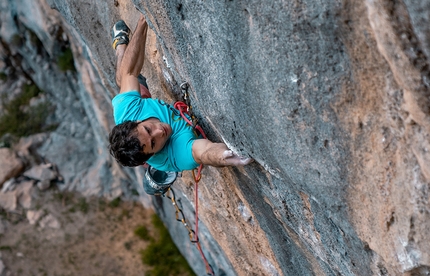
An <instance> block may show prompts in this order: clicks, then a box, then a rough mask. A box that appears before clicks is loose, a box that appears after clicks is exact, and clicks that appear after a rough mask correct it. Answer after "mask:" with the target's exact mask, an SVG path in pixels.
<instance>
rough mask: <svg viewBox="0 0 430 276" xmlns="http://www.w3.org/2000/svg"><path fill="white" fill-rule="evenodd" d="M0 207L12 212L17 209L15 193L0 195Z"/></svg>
mask: <svg viewBox="0 0 430 276" xmlns="http://www.w3.org/2000/svg"><path fill="white" fill-rule="evenodd" d="M0 207H1V208H4V209H6V210H8V211H14V210H16V207H17V196H16V194H15V192H7V193H0Z"/></svg>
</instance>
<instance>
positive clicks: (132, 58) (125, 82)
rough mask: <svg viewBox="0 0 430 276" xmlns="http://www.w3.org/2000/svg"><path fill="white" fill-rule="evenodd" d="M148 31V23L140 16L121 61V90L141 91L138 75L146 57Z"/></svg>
mask: <svg viewBox="0 0 430 276" xmlns="http://www.w3.org/2000/svg"><path fill="white" fill-rule="evenodd" d="M147 32H148V23H147V22H146V20H145V18H144V17H143V16H141V17H140V19H139V21H138V23H137V27H136V30H135V31H134V34H133V37H132V38H131V40H130V43H129V44H128V46H127V49H126V50H125V53H124V57H123V60H122V62H121V68H120V69H119V70H120V74H121V88H120V92H127V91H131V90H137V91H139V82H138V80H137V76H138V75H139V74H140V71H141V70H142V67H143V62H144V59H145V44H146V34H147Z"/></svg>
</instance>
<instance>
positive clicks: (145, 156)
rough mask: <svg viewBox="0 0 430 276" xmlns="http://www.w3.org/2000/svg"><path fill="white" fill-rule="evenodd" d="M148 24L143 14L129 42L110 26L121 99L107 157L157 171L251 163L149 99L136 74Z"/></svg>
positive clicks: (118, 26) (122, 28)
mask: <svg viewBox="0 0 430 276" xmlns="http://www.w3.org/2000/svg"><path fill="white" fill-rule="evenodd" d="M147 30H148V24H147V22H146V20H145V18H144V17H143V16H142V15H141V17H140V19H139V21H138V23H137V26H136V30H135V31H134V34H133V36H132V38H131V39H130V40H129V36H130V29H129V28H128V27H127V25H126V24H125V22H124V21H122V20H120V21H118V22H117V23H115V25H114V26H113V30H112V37H113V42H112V46H113V48H114V49H115V50H116V59H117V62H116V82H117V85H118V86H119V87H120V91H119V94H118V95H116V96H115V97H114V98H113V100H112V106H113V115H114V120H115V124H116V126H115V127H114V128H113V129H112V131H111V133H110V135H109V143H110V153H111V154H112V156H114V157H115V159H116V160H117V161H118V162H119V163H120V164H122V165H123V166H129V167H134V166H139V165H142V164H144V163H145V162H146V163H148V164H149V165H150V166H152V167H154V168H156V169H157V170H160V171H175V172H179V171H183V170H191V169H194V168H196V167H198V166H199V164H204V165H211V166H216V167H222V166H243V165H247V164H249V163H250V162H251V161H252V159H251V158H244V157H241V156H239V155H237V154H236V153H234V152H233V151H231V150H229V149H228V148H227V146H226V145H225V144H224V143H213V142H211V141H209V140H207V139H202V138H199V137H198V136H197V134H196V133H195V131H194V130H193V128H192V127H191V126H189V125H188V124H187V123H186V122H185V121H184V120H183V118H182V117H180V114H179V112H178V110H176V109H175V108H173V107H172V106H171V105H169V104H166V103H164V102H163V101H162V100H159V99H152V98H151V94H150V93H149V91H148V89H147V85H146V82H145V79H144V78H143V76H141V75H140V71H141V69H142V67H143V62H144V56H145V43H146V34H147Z"/></svg>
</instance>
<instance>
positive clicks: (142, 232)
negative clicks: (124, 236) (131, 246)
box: [134, 225, 153, 241]
mask: <svg viewBox="0 0 430 276" xmlns="http://www.w3.org/2000/svg"><path fill="white" fill-rule="evenodd" d="M134 234H135V235H136V236H138V237H139V238H141V239H142V240H144V241H149V240H153V238H152V237H151V236H150V235H149V231H148V228H146V227H145V226H142V225H141V226H138V227H137V228H136V229H135V230H134Z"/></svg>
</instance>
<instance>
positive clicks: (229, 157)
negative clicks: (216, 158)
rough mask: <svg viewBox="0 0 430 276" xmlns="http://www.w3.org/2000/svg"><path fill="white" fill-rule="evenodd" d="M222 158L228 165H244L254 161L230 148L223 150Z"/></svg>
mask: <svg viewBox="0 0 430 276" xmlns="http://www.w3.org/2000/svg"><path fill="white" fill-rule="evenodd" d="M222 159H224V161H225V163H226V165H228V166H245V165H248V164H249V163H251V162H252V161H254V160H253V159H252V158H249V157H243V156H240V155H237V154H236V153H234V152H233V151H232V150H225V151H224V152H223V154H222Z"/></svg>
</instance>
